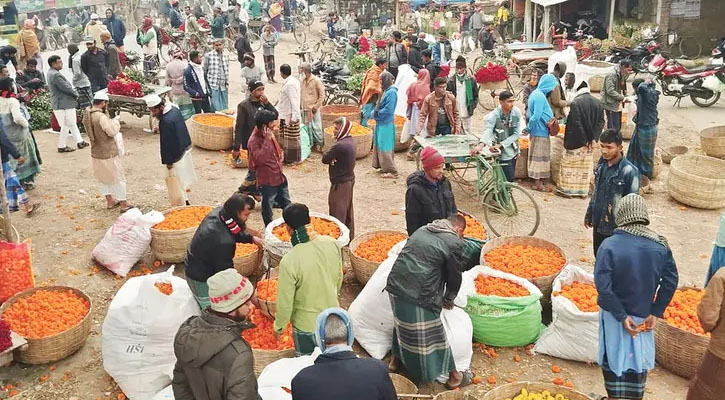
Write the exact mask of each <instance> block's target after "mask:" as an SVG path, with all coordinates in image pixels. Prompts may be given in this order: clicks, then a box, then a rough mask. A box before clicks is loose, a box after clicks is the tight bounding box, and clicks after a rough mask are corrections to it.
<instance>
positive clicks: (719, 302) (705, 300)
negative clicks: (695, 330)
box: [697, 268, 725, 360]
mask: <svg viewBox="0 0 725 400" xmlns="http://www.w3.org/2000/svg"><path fill="white" fill-rule="evenodd" d="M697 318H698V319H699V320H700V325H702V329H704V330H705V332H710V344H709V346H708V348H709V350H710V352H712V354H714V355H716V356H717V357H718V358H720V359H723V360H725V322H723V321H725V268H720V269H719V270H718V271H717V272H716V273H715V275H714V276H713V277H712V279H710V283H708V285H707V289H706V290H705V295H704V296H703V297H702V300H701V301H700V304H699V305H698V306H697Z"/></svg>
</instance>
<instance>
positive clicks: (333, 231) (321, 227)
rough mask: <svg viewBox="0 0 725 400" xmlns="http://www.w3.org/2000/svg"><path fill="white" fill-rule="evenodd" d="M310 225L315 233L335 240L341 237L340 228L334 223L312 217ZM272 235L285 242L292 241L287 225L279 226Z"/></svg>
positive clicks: (273, 230)
mask: <svg viewBox="0 0 725 400" xmlns="http://www.w3.org/2000/svg"><path fill="white" fill-rule="evenodd" d="M310 224H312V228H313V229H314V230H315V232H317V233H319V234H320V235H325V236H330V237H332V238H334V239H337V238H339V237H340V234H341V232H340V227H339V226H337V224H336V223H334V222H332V221H328V220H326V219H322V218H318V217H310ZM272 233H273V234H274V236H276V237H277V238H278V239H279V240H281V241H283V242H289V241H290V235H289V233H287V224H280V225H278V226H277V227H276V228H274V229H272Z"/></svg>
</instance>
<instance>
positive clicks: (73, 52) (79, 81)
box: [68, 8, 93, 110]
mask: <svg viewBox="0 0 725 400" xmlns="http://www.w3.org/2000/svg"><path fill="white" fill-rule="evenodd" d="M71 10H72V8H71ZM68 54H69V56H68V67H69V68H70V69H71V71H72V72H73V87H74V88H75V89H76V91H77V92H78V103H77V105H76V107H77V108H78V109H80V110H84V109H86V108H87V107H90V106H91V102H92V101H93V92H91V81H90V80H88V76H86V74H85V73H84V72H83V69H82V68H81V57H82V56H83V55H82V54H81V52H80V51H78V45H76V44H73V43H71V44H69V45H68Z"/></svg>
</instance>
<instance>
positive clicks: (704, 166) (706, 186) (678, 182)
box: [667, 155, 725, 209]
mask: <svg viewBox="0 0 725 400" xmlns="http://www.w3.org/2000/svg"><path fill="white" fill-rule="evenodd" d="M723 171H725V161H723V160H719V159H717V158H713V157H708V156H700V155H684V156H679V157H677V158H675V159H674V160H672V162H671V163H670V173H669V175H668V176H667V191H668V192H669V193H670V196H672V198H674V199H675V200H677V201H679V202H680V203H683V204H686V205H688V206H692V207H697V208H705V209H718V208H722V207H725V174H724V173H723Z"/></svg>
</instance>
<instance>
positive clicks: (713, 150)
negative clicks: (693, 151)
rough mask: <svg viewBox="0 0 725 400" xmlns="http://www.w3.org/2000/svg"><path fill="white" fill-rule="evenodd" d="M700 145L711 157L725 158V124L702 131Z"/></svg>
mask: <svg viewBox="0 0 725 400" xmlns="http://www.w3.org/2000/svg"><path fill="white" fill-rule="evenodd" d="M700 146H701V147H702V150H704V151H705V154H707V155H708V156H710V157H717V158H725V125H720V126H713V127H710V128H706V129H703V130H702V131H700Z"/></svg>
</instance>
